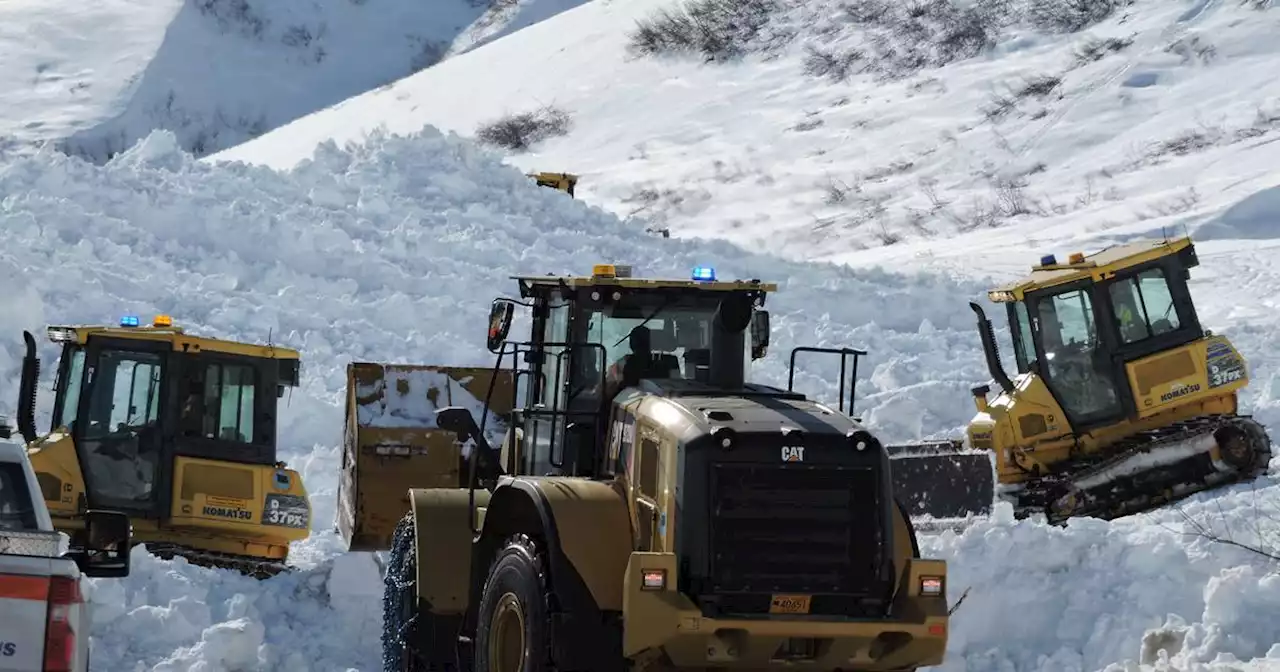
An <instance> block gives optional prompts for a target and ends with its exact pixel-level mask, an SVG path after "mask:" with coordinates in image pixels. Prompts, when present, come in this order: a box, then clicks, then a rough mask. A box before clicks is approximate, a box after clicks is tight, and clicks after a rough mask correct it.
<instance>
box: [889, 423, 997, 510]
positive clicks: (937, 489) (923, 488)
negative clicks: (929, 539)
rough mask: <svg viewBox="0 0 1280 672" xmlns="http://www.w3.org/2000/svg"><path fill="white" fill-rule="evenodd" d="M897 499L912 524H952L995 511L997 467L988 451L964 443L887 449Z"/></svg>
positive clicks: (928, 443)
mask: <svg viewBox="0 0 1280 672" xmlns="http://www.w3.org/2000/svg"><path fill="white" fill-rule="evenodd" d="M885 450H886V451H887V452H888V453H889V460H890V462H889V464H890V469H891V471H892V474H893V487H894V496H895V497H896V498H897V499H898V501H899V502H901V503H902V506H903V507H905V508H906V510H907V515H909V516H910V517H911V518H912V519H913V520H915V519H923V521H922V522H926V523H927V522H928V520H929V519H932V520H934V521H937V522H938V523H939V524H941V525H943V526H946V522H945V521H948V520H952V521H953V520H956V519H962V518H966V517H969V516H986V515H989V514H990V513H991V507H992V505H993V503H994V499H995V463H994V462H993V461H992V459H991V453H990V452H989V451H982V450H969V449H966V448H965V447H964V444H963V442H961V441H958V440H957V441H936V442H922V443H911V444H899V445H890V446H885Z"/></svg>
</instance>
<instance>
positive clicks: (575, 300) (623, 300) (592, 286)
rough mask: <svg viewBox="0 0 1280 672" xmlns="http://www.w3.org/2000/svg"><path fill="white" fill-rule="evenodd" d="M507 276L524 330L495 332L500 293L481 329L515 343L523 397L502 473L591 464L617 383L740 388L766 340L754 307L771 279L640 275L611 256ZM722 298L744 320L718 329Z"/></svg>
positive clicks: (504, 311)
mask: <svg viewBox="0 0 1280 672" xmlns="http://www.w3.org/2000/svg"><path fill="white" fill-rule="evenodd" d="M516 279H517V281H518V282H519V283H520V294H521V298H522V299H526V300H529V299H531V300H532V303H531V304H530V305H531V307H532V311H531V312H532V324H531V329H530V337H529V340H528V341H526V342H520V343H514V342H510V341H506V340H505V336H506V329H507V328H509V323H510V317H509V315H510V312H511V309H510V308H506V307H504V306H511V305H512V304H511V303H510V302H509V300H505V299H499V300H497V301H495V304H494V313H493V314H492V315H491V318H492V319H491V322H490V332H489V336H490V349H491V350H493V351H494V352H500V353H501V352H506V353H509V354H516V353H515V351H518V356H517V359H523V364H524V365H525V366H524V368H523V369H521V370H518V371H516V374H515V376H516V379H517V383H518V384H517V388H519V390H520V391H519V392H518V393H517V394H521V395H522V396H523V403H516V404H515V407H516V408H517V409H519V410H517V411H516V412H515V414H514V416H515V417H514V423H513V424H514V425H516V426H519V427H521V428H522V430H523V436H524V441H523V448H522V450H520V451H519V453H520V454H519V459H518V460H513V463H512V464H509V465H503V468H504V469H506V470H507V471H509V472H510V471H514V472H516V473H522V474H535V475H548V474H557V475H559V474H566V475H578V476H591V475H595V474H598V473H601V472H602V467H603V465H602V464H601V463H600V460H601V459H602V458H601V456H600V455H598V454H597V451H596V450H595V447H597V446H601V445H603V444H604V433H605V432H606V430H607V426H606V423H607V420H608V418H609V412H610V408H611V406H612V402H613V400H614V399H615V398H616V397H617V396H618V395H619V394H620V393H622V392H623V391H624V390H627V389H631V388H635V389H640V390H642V391H643V390H644V389H646V387H647V385H650V384H657V385H680V386H700V387H706V388H717V389H722V390H724V389H728V390H733V389H741V388H743V386H744V385H745V384H746V382H745V381H746V378H747V375H746V374H747V371H748V370H749V369H750V366H751V362H752V360H753V359H758V358H760V357H763V356H764V355H765V352H766V350H767V346H768V314H767V313H766V312H765V311H763V310H758V308H760V307H761V306H763V304H764V297H765V294H766V292H768V291H773V290H774V288H775V286H774V285H771V284H768V285H767V284H763V283H760V282H758V281H750V282H740V281H733V282H719V281H717V280H716V278H715V271H714V270H713V269H710V268H705V267H704V268H699V269H695V271H694V273H693V276H692V279H690V280H688V281H665V280H648V279H644V280H641V279H633V278H631V277H630V270H629V269H628V268H627V267H625V266H614V265H598V266H596V267H595V268H594V269H593V274H592V276H591V277H576V278H563V277H554V276H545V277H537V276H534V277H520V278H516ZM729 303H737V304H740V305H742V306H745V307H746V308H745V310H746V311H749V313H750V314H749V317H748V319H750V320H752V323H753V324H754V328H750V329H745V330H742V331H738V332H736V333H734V334H732V335H724V334H723V333H722V331H721V330H717V327H716V316H717V311H720V310H722V306H725V305H727V304H729ZM504 315H505V316H506V318H505V319H506V327H503V326H502V324H503V319H504ZM500 357H501V355H500ZM500 365H501V362H500ZM645 381H649V383H646V382H645Z"/></svg>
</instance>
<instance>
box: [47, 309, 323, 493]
mask: <svg viewBox="0 0 1280 672" xmlns="http://www.w3.org/2000/svg"><path fill="white" fill-rule="evenodd" d="M48 333H49V337H50V340H52V341H53V342H55V343H60V344H61V345H62V355H61V357H60V359H59V362H58V369H57V374H56V378H55V388H54V389H55V398H54V405H53V413H52V422H51V427H50V431H51V432H53V431H56V430H58V429H59V428H66V430H67V431H68V432H69V434H70V435H71V438H72V441H73V443H74V445H75V452H76V456H77V460H78V462H79V464H80V469H81V471H82V473H83V477H84V482H85V490H86V497H85V499H86V500H87V501H85V502H84V503H83V504H84V506H87V507H88V508H111V509H116V510H120V511H123V512H125V513H128V514H129V515H130V516H132V517H138V518H163V517H166V516H167V515H168V513H169V511H170V506H171V504H172V499H173V480H174V473H173V462H174V457H176V456H186V457H196V458H206V459H211V460H218V461H226V462H237V463H248V464H264V465H272V464H275V463H276V405H277V399H278V397H279V396H281V395H282V394H283V391H284V388H285V387H292V386H296V385H297V384H298V373H299V365H298V359H297V355H296V353H295V352H294V351H292V350H289V349H286V348H278V347H275V348H272V347H270V346H265V347H261V346H250V345H244V344H239V343H231V342H227V341H219V340H217V339H208V338H200V337H195V336H188V335H186V334H185V333H184V332H183V330H182V329H181V328H176V327H173V326H172V321H171V320H170V319H169V318H167V317H165V316H160V317H158V318H157V319H156V321H155V324H153V325H144V326H139V324H138V320H137V318H135V317H131V316H130V317H126V318H124V319H122V320H121V324H120V326H119V327H97V326H94V327H83V326H76V327H61V326H55V327H50V328H49V330H48ZM24 373H25V371H24ZM31 389H32V390H33V391H34V383H32V387H31Z"/></svg>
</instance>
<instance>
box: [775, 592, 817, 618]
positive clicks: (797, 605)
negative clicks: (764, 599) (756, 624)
mask: <svg viewBox="0 0 1280 672" xmlns="http://www.w3.org/2000/svg"><path fill="white" fill-rule="evenodd" d="M812 599H813V598H812V597H811V596H809V595H774V596H773V599H772V600H771V601H770V602H769V613H771V614H807V613H809V602H810V600H812Z"/></svg>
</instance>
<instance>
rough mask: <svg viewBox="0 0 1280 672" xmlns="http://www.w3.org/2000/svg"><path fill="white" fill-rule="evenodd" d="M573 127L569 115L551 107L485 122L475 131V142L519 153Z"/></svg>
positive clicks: (564, 133)
mask: <svg viewBox="0 0 1280 672" xmlns="http://www.w3.org/2000/svg"><path fill="white" fill-rule="evenodd" d="M571 125H572V118H571V117H570V116H569V113H568V112H566V111H565V110H562V109H560V108H558V107H554V106H551V105H548V106H546V107H543V108H541V109H538V110H534V111H533V112H521V113H519V114H509V115H507V116H505V117H501V118H499V119H495V120H493V121H488V122H485V123H483V124H481V125H480V127H479V128H477V129H476V139H477V140H479V141H480V142H482V143H484V144H487V145H495V146H498V147H502V148H504V149H510V150H512V151H517V152H519V151H524V150H526V149H529V148H530V147H532V146H533V145H534V144H536V143H538V142H541V141H543V140H546V139H547V138H553V137H557V136H561V135H566V134H568V133H569V128H570V126H571Z"/></svg>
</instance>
